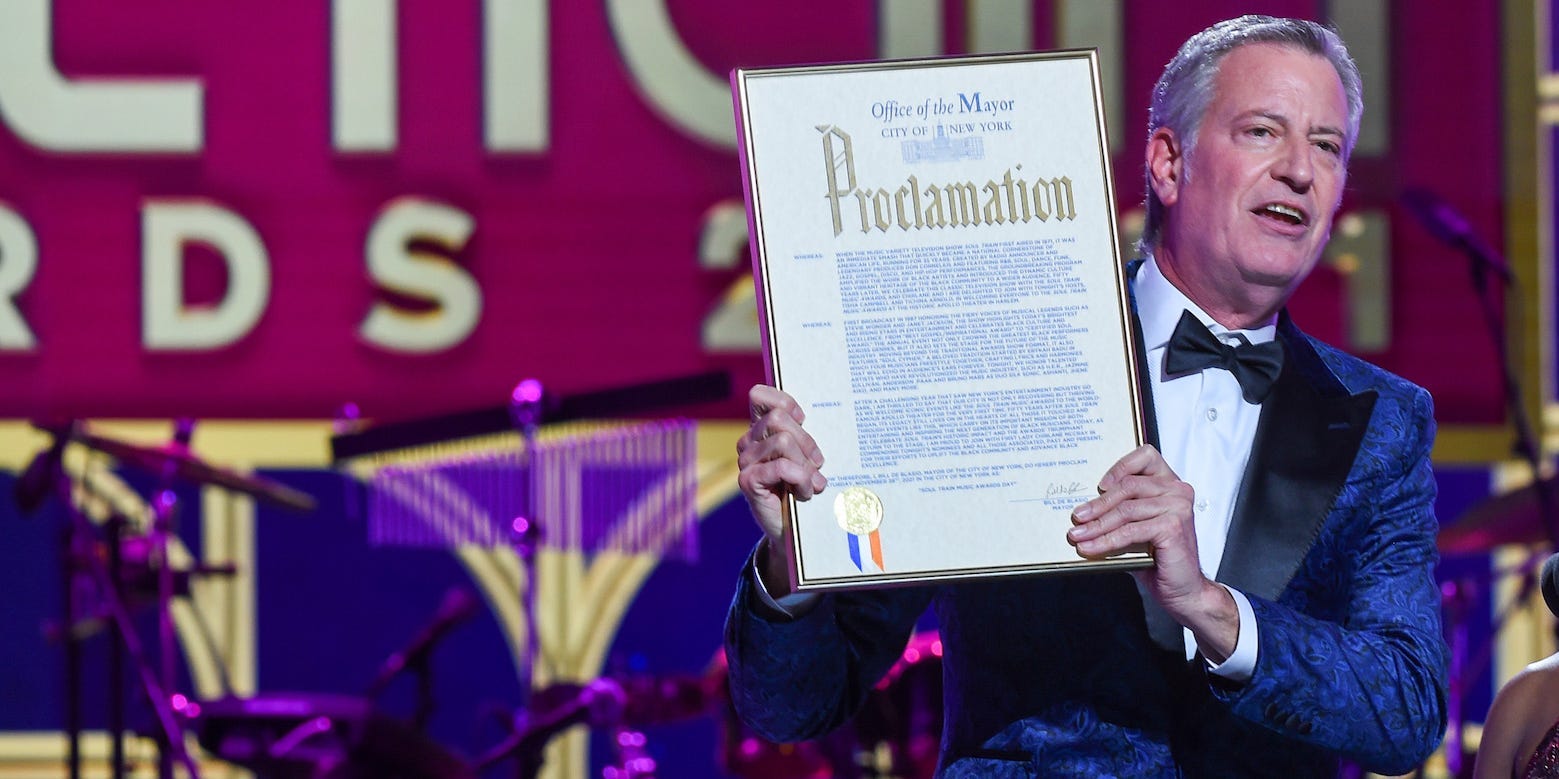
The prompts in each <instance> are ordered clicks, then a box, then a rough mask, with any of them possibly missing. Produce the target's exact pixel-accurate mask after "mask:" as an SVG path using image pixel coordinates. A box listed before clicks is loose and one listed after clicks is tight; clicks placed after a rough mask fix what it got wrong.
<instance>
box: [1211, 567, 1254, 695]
mask: <svg viewBox="0 0 1559 779" xmlns="http://www.w3.org/2000/svg"><path fill="white" fill-rule="evenodd" d="M1218 586H1219V587H1222V588H1224V589H1225V590H1228V591H1229V594H1230V595H1232V596H1234V607H1235V609H1237V610H1238V611H1239V613H1240V637H1239V638H1237V639H1235V641H1234V652H1233V653H1232V654H1230V655H1229V656H1228V657H1227V658H1224V661H1223V662H1221V663H1214V662H1212V661H1210V660H1209V661H1207V672H1208V673H1210V674H1213V675H1214V676H1219V677H1222V678H1224V679H1228V680H1229V681H1231V682H1240V683H1244V682H1248V681H1250V677H1251V675H1252V674H1254V673H1255V672H1256V647H1257V646H1259V642H1258V641H1257V640H1256V612H1255V611H1254V610H1253V609H1251V607H1250V599H1249V598H1246V597H1245V593H1243V592H1240V591H1239V590H1236V589H1234V588H1233V587H1230V586H1228V585H1226V584H1223V583H1221V582H1220V583H1218Z"/></svg>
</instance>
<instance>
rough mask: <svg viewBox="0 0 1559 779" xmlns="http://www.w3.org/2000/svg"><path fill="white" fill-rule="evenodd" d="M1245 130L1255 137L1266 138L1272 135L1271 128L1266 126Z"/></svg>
mask: <svg viewBox="0 0 1559 779" xmlns="http://www.w3.org/2000/svg"><path fill="white" fill-rule="evenodd" d="M1246 132H1247V133H1248V134H1250V135H1252V136H1254V137H1257V138H1266V137H1268V136H1271V135H1272V130H1270V129H1269V128H1266V127H1252V128H1250V129H1249V130H1246Z"/></svg>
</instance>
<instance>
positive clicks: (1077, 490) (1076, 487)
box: [1045, 481, 1088, 498]
mask: <svg viewBox="0 0 1559 779" xmlns="http://www.w3.org/2000/svg"><path fill="white" fill-rule="evenodd" d="M1087 491H1088V488H1087V487H1084V486H1083V484H1082V482H1075V481H1069V482H1061V483H1052V484H1051V485H1050V486H1048V487H1046V488H1045V497H1047V498H1054V497H1057V496H1059V495H1081V494H1083V493H1086V492H1087Z"/></svg>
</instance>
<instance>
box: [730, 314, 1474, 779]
mask: <svg viewBox="0 0 1559 779" xmlns="http://www.w3.org/2000/svg"><path fill="white" fill-rule="evenodd" d="M1278 337H1279V338H1280V339H1281V341H1282V343H1283V345H1284V347H1285V350H1286V358H1285V361H1284V367H1283V372H1282V374H1281V376H1280V377H1279V379H1278V382H1277V384H1276V385H1275V387H1274V390H1273V392H1272V394H1271V395H1270V396H1269V398H1268V399H1267V401H1266V403H1265V404H1264V405H1263V407H1262V411H1261V418H1260V422H1259V424H1258V428H1257V433H1256V439H1255V445H1254V448H1253V450H1252V454H1251V458H1250V461H1249V465H1248V470H1247V471H1246V473H1245V476H1244V481H1243V482H1242V484H1241V488H1240V494H1239V498H1238V501H1237V504H1236V509H1235V514H1234V521H1233V524H1232V526H1231V528H1230V530H1229V537H1228V545H1227V547H1226V549H1225V551H1224V555H1223V561H1222V565H1221V567H1220V570H1219V577H1218V578H1219V579H1220V581H1223V582H1224V583H1226V584H1228V585H1229V586H1231V587H1234V588H1236V589H1238V590H1240V591H1241V592H1243V593H1245V594H1246V595H1247V596H1249V598H1250V601H1251V606H1252V607H1253V609H1254V611H1255V616H1256V623H1257V625H1258V636H1259V644H1258V647H1259V649H1258V657H1257V661H1256V666H1255V671H1254V673H1253V675H1252V678H1251V679H1250V680H1249V681H1248V682H1246V683H1245V684H1243V685H1231V684H1229V683H1227V682H1225V681H1224V680H1221V679H1219V678H1217V677H1213V676H1210V675H1209V674H1207V673H1206V672H1205V670H1204V669H1205V664H1204V663H1203V662H1202V660H1201V658H1199V657H1198V658H1197V659H1196V660H1194V661H1191V662H1187V661H1186V659H1185V653H1184V646H1183V639H1182V634H1181V632H1180V628H1179V626H1177V625H1175V624H1174V623H1173V622H1172V621H1170V620H1169V619H1168V617H1167V615H1165V614H1164V613H1163V612H1162V611H1160V610H1159V609H1158V607H1157V606H1156V604H1153V603H1152V602H1151V601H1145V600H1144V598H1143V597H1142V596H1141V595H1140V594H1139V592H1138V590H1137V587H1136V584H1135V581H1134V580H1133V579H1132V578H1131V576H1130V575H1129V574H1126V573H1091V574H1074V575H1060V576H1044V577H1032V578H1022V579H1002V580H991V581H987V582H976V583H959V584H948V585H941V586H937V587H913V588H901V589H889V590H873V591H862V592H849V593H833V594H829V595H826V596H824V597H823V599H822V601H821V602H820V603H819V604H818V605H817V607H816V608H814V609H813V610H811V611H810V612H808V613H806V614H805V615H803V616H802V617H800V618H798V619H795V620H787V619H785V618H783V617H782V616H781V615H777V614H774V613H772V612H770V611H768V610H766V609H765V608H764V607H763V606H762V605H761V602H760V600H759V598H758V597H757V596H756V594H755V593H754V592H753V587H754V583H753V581H752V575H751V562H750V561H749V563H748V566H747V568H746V569H744V571H745V572H744V573H743V575H742V577H741V579H740V583H739V585H738V588H737V592H736V596H735V599H734V600H733V602H732V607H731V611H730V614H729V615H728V618H727V623H726V653H727V659H728V661H729V667H730V684H731V695H732V699H733V702H734V704H735V707H736V709H737V711H738V713H739V714H740V715H741V717H742V718H743V719H744V720H745V721H746V722H747V723H748V724H749V725H750V726H751V727H753V728H754V729H755V730H756V731H757V732H759V733H761V734H763V735H764V736H766V737H768V738H770V739H773V740H776V741H797V740H804V739H809V738H813V737H817V736H819V735H821V734H823V733H826V732H827V731H829V730H831V729H832V728H834V727H837V726H839V725H840V724H841V723H843V722H844V721H846V720H847V719H848V718H849V717H850V716H851V715H852V713H853V712H854V711H855V709H856V707H857V706H859V704H860V702H861V701H862V700H863V698H864V697H865V695H866V693H867V692H868V691H869V690H870V689H871V687H872V685H873V683H874V682H876V680H877V679H878V678H879V677H880V676H881V675H882V674H883V673H884V672H885V671H886V670H887V669H888V668H889V667H890V666H891V665H892V663H893V662H894V660H895V659H896V658H897V656H898V654H899V653H900V652H901V651H902V649H903V647H904V645H905V642H906V641H907V639H908V637H909V635H910V633H911V631H912V630H913V627H914V622H915V620H916V619H917V617H918V616H919V615H920V614H921V612H922V611H923V610H924V609H925V608H926V607H927V606H928V605H930V606H932V607H933V608H934V609H935V611H936V616H937V619H938V621H939V625H940V628H941V633H942V641H943V645H944V655H943V659H942V665H943V681H944V689H943V698H944V707H945V712H944V727H943V736H942V755H941V763H940V767H939V771H938V776H939V777H941V778H942V779H955V778H958V779H962V778H963V777H981V778H982V779H992V778H998V779H999V778H1002V777H1033V776H1089V777H1105V776H1116V777H1128V776H1152V777H1157V776H1187V777H1221V776H1272V777H1305V776H1328V775H1334V774H1336V773H1337V771H1338V769H1339V766H1340V760H1342V759H1346V760H1348V761H1351V762H1354V763H1357V764H1358V765H1360V766H1362V767H1364V768H1365V769H1367V770H1371V771H1376V772H1380V773H1386V774H1398V773H1406V772H1408V771H1411V770H1412V769H1413V768H1414V767H1415V766H1417V765H1418V764H1419V763H1420V762H1421V761H1422V760H1423V759H1424V758H1425V757H1427V756H1428V755H1429V753H1430V752H1432V751H1433V750H1434V748H1435V747H1436V746H1437V745H1438V744H1439V741H1440V738H1441V736H1442V733H1443V732H1444V729H1445V722H1446V711H1445V696H1446V693H1445V685H1446V662H1447V659H1446V648H1445V644H1444V641H1443V640H1442V638H1441V634H1440V601H1439V592H1438V589H1437V588H1436V586H1435V581H1434V575H1433V568H1434V564H1435V561H1436V550H1435V543H1434V538H1435V533H1436V530H1437V526H1436V521H1435V517H1434V512H1433V502H1434V495H1435V483H1434V477H1433V474H1432V472H1431V470H1430V464H1429V449H1430V444H1431V443H1432V440H1433V438H1434V420H1433V416H1432V408H1431V402H1430V398H1429V395H1428V393H1426V392H1425V391H1424V390H1422V389H1420V388H1418V387H1416V386H1414V385H1412V384H1410V383H1408V382H1406V381H1404V380H1402V379H1400V378H1398V377H1396V376H1393V375H1391V374H1389V373H1387V372H1385V371H1382V370H1380V369H1378V368H1376V367H1374V366H1371V365H1369V364H1368V363H1365V362H1363V361H1361V360H1358V359H1356V358H1353V357H1351V356H1349V355H1347V354H1345V353H1343V352H1341V351H1338V350H1336V349H1333V348H1331V347H1329V346H1327V345H1325V344H1322V343H1320V342H1318V341H1315V340H1314V339H1311V338H1309V337H1308V336H1306V335H1304V334H1303V333H1301V332H1300V331H1299V330H1298V328H1296V327H1295V326H1294V325H1293V323H1292V322H1291V321H1290V320H1289V319H1288V317H1287V315H1286V313H1285V314H1284V315H1283V316H1282V317H1280V319H1279V324H1278ZM1144 394H1148V393H1146V392H1145V393H1144ZM1150 418H1151V417H1150ZM1123 454H1124V453H1123ZM948 521H949V522H957V521H960V518H959V517H948ZM965 521H973V520H965Z"/></svg>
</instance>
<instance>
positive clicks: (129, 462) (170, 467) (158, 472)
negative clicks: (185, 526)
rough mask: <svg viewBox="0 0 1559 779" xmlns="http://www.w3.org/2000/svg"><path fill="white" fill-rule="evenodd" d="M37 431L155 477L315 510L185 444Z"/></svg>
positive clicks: (305, 500)
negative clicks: (153, 443)
mask: <svg viewBox="0 0 1559 779" xmlns="http://www.w3.org/2000/svg"><path fill="white" fill-rule="evenodd" d="M36 427H38V428H39V429H40V430H43V431H45V432H49V433H53V434H54V435H56V436H60V435H63V436H65V437H67V438H69V439H70V440H72V441H75V442H76V443H79V444H81V445H82V446H85V447H87V448H89V449H95V450H97V451H99V452H102V453H104V454H107V455H110V456H112V457H113V458H114V459H116V460H118V461H119V462H121V463H123V464H124V465H126V466H129V467H131V468H135V469H137V470H141V471H144V472H146V473H150V474H152V475H155V476H171V477H172V478H175V479H179V480H181V481H186V482H191V483H194V484H214V485H216V486H219V487H224V488H226V489H229V490H232V491H234V492H241V493H243V494H245V495H251V496H253V497H255V498H258V499H259V500H262V501H265V502H267V503H271V504H273V505H276V506H280V507H281V508H285V509H291V510H293V511H304V512H307V511H313V510H314V497H313V496H312V495H309V494H308V493H306V492H303V491H301V490H296V489H293V488H292V487H288V486H287V485H285V484H282V483H280V482H276V481H271V480H270V479H265V478H261V477H259V476H256V475H254V474H249V473H239V472H238V471H234V470H230V469H227V468H222V467H220V466H217V465H213V464H211V463H208V462H205V461H204V460H201V459H200V458H198V457H196V456H195V455H194V454H193V453H192V452H190V450H189V447H187V446H184V445H182V444H178V443H167V444H163V445H161V446H142V445H138V444H131V443H126V442H124V441H116V440H114V439H112V438H106V437H104V436H100V435H96V434H94V433H89V432H87V431H86V430H84V429H83V428H82V427H81V426H80V425H75V424H73V425H69V426H64V427H56V426H47V425H36Z"/></svg>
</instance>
